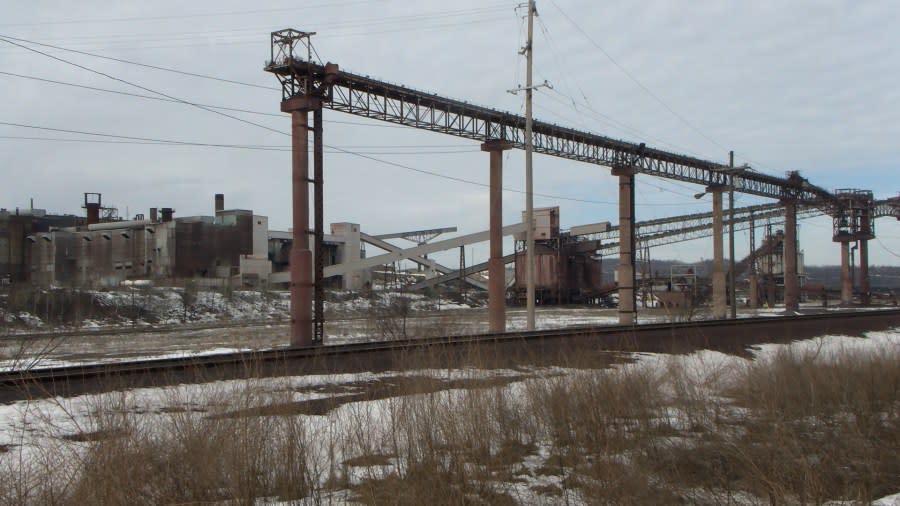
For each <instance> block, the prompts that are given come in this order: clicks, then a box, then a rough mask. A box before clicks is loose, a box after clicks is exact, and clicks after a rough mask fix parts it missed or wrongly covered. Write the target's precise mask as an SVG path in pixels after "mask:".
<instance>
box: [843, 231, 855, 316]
mask: <svg viewBox="0 0 900 506" xmlns="http://www.w3.org/2000/svg"><path fill="white" fill-rule="evenodd" d="M840 244H841V305H842V306H849V305H850V304H851V303H852V302H853V281H852V280H851V278H850V243H849V242H847V241H841V243H840Z"/></svg>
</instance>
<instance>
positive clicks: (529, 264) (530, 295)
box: [525, 0, 535, 330]
mask: <svg viewBox="0 0 900 506" xmlns="http://www.w3.org/2000/svg"><path fill="white" fill-rule="evenodd" d="M534 12H535V6H534V0H528V42H527V43H526V44H525V55H526V69H527V70H526V71H525V223H526V226H527V228H526V229H525V279H526V285H525V286H526V288H525V294H526V299H527V302H526V306H525V307H526V311H527V314H528V317H527V326H526V328H527V329H528V330H534V193H533V192H534V186H533V181H532V177H531V173H532V170H531V157H532V151H533V150H534V145H533V144H534V143H533V139H532V132H531V128H532V113H531V95H532V91H533V90H532V88H531V86H532V82H531V67H532V63H533V59H534V51H533V47H532V42H533V40H534Z"/></svg>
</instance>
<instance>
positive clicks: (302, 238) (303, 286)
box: [281, 97, 321, 346]
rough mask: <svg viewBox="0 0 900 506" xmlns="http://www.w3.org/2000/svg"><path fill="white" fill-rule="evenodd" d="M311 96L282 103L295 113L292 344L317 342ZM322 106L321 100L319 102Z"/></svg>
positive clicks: (286, 109) (292, 114)
mask: <svg viewBox="0 0 900 506" xmlns="http://www.w3.org/2000/svg"><path fill="white" fill-rule="evenodd" d="M312 102H316V101H314V100H311V99H309V98H305V97H301V98H292V99H288V100H285V101H284V102H282V103H281V110H282V111H283V112H289V113H291V137H292V142H291V143H292V152H291V169H292V170H291V192H292V207H293V213H292V215H293V236H292V239H293V242H292V245H291V256H290V264H291V346H309V345H311V344H313V338H314V334H313V318H312V316H313V314H312V309H313V308H312V302H313V266H312V251H310V249H309V147H308V145H307V141H308V138H309V115H308V113H309V111H310V110H311V109H315V107H311V105H314V104H312ZM317 103H318V104H319V106H320V107H321V103H320V102H317Z"/></svg>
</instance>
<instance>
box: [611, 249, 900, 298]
mask: <svg viewBox="0 0 900 506" xmlns="http://www.w3.org/2000/svg"><path fill="white" fill-rule="evenodd" d="M618 265H619V259H618V258H616V257H613V258H604V259H603V277H604V279H612V278H613V273H614V272H615V270H616V268H617V267H618ZM673 265H692V266H693V267H694V271H695V272H697V273H698V274H699V275H701V276H708V275H709V273H710V272H711V270H712V260H702V261H700V262H693V263H690V262H681V261H677V260H665V259H662V260H653V259H651V261H650V270H651V272H653V273H655V274H656V275H658V276H668V274H669V272H670V268H671V267H672V266H673ZM637 272H638V273H640V272H641V267H640V265H638V266H637ZM806 275H807V280H808V281H809V282H810V283H821V284H824V285H825V286H826V287H828V288H833V289H839V288H840V284H841V267H840V266H839V265H807V266H806ZM742 278H746V274H744V275H743V276H742ZM856 279H857V280H858V279H859V267H857V268H856ZM869 279H870V281H871V283H872V289H873V290H877V289H894V290H898V289H900V267H896V266H890V265H873V266H870V267H869ZM857 284H858V281H857Z"/></svg>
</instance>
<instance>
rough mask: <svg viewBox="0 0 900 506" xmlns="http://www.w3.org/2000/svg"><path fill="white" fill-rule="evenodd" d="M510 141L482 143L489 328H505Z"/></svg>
mask: <svg viewBox="0 0 900 506" xmlns="http://www.w3.org/2000/svg"><path fill="white" fill-rule="evenodd" d="M507 149H510V146H509V143H507V142H506V141H501V140H490V141H487V142H485V143H484V144H482V145H481V150H482V151H487V152H488V153H490V156H491V162H490V163H491V173H490V205H489V207H490V211H489V214H490V227H489V229H490V258H489V259H488V324H489V328H490V331H491V332H506V265H505V264H504V263H503V232H502V229H503V151H505V150H507Z"/></svg>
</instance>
